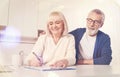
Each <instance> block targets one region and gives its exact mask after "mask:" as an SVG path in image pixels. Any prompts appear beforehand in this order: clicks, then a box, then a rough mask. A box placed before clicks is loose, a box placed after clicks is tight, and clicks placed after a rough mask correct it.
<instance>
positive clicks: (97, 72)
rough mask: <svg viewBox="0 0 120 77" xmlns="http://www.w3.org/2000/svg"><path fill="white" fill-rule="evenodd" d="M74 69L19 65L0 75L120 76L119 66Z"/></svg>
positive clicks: (57, 76) (0, 76) (52, 76)
mask: <svg viewBox="0 0 120 77" xmlns="http://www.w3.org/2000/svg"><path fill="white" fill-rule="evenodd" d="M75 68H76V70H58V71H40V70H34V69H26V68H24V67H19V68H17V69H16V70H15V71H13V72H8V73H0V77H120V67H112V66H109V65H77V66H75Z"/></svg>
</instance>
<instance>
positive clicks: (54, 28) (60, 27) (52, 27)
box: [48, 15, 64, 35]
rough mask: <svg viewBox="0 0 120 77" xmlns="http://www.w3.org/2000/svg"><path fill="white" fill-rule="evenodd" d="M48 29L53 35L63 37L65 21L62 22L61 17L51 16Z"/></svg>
mask: <svg viewBox="0 0 120 77" xmlns="http://www.w3.org/2000/svg"><path fill="white" fill-rule="evenodd" d="M48 29H49V31H50V33H51V34H52V35H62V33H63V31H64V23H63V20H61V18H60V16H58V15H53V16H50V19H49V22H48Z"/></svg>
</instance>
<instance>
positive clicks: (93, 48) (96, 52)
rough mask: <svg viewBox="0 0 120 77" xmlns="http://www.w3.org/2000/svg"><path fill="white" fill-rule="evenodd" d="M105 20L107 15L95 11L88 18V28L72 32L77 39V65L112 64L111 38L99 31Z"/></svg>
mask: <svg viewBox="0 0 120 77" xmlns="http://www.w3.org/2000/svg"><path fill="white" fill-rule="evenodd" d="M104 19H105V15H104V13H103V12H102V11H101V10H99V9H93V10H92V11H90V13H89V14H88V17H87V18H86V21H87V23H86V28H78V29H76V30H74V31H71V32H70V34H73V35H74V37H75V46H76V64H100V65H109V64H110V62H111V60H112V56H111V55H112V50H111V42H110V37H109V35H107V34H105V33H104V32H102V31H100V30H99V29H100V28H101V27H102V26H103V24H104Z"/></svg>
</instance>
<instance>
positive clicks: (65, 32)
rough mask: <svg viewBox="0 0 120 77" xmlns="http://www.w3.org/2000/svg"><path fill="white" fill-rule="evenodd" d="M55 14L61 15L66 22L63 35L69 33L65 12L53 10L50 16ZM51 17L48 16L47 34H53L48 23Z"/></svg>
mask: <svg viewBox="0 0 120 77" xmlns="http://www.w3.org/2000/svg"><path fill="white" fill-rule="evenodd" d="M54 15H58V16H60V18H61V20H62V21H63V23H64V31H63V33H62V35H66V34H67V33H68V26H67V22H66V19H65V16H64V15H63V13H61V12H59V11H53V12H51V13H50V15H49V17H50V16H54ZM49 17H48V21H47V34H48V35H51V33H50V31H49V29H48V23H49V21H50V19H49Z"/></svg>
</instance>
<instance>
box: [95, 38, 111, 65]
mask: <svg viewBox="0 0 120 77" xmlns="http://www.w3.org/2000/svg"><path fill="white" fill-rule="evenodd" d="M111 55H112V50H111V42H110V38H109V37H108V38H107V39H106V40H105V42H104V43H103V45H102V47H101V57H99V58H96V59H94V64H103V65H109V64H110V62H111V60H112V56H111Z"/></svg>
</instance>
